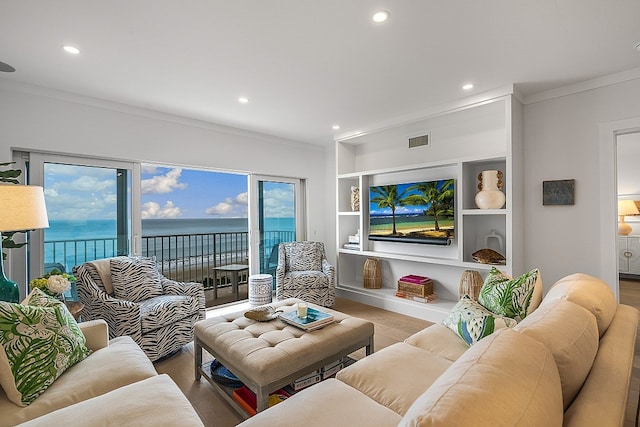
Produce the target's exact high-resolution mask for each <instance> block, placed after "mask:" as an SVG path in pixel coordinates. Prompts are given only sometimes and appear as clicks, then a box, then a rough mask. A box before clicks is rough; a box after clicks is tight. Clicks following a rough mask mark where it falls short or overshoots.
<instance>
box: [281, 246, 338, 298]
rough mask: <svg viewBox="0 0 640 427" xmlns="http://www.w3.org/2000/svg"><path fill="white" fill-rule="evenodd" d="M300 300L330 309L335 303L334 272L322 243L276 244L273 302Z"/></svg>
mask: <svg viewBox="0 0 640 427" xmlns="http://www.w3.org/2000/svg"><path fill="white" fill-rule="evenodd" d="M291 297H293V298H300V299H303V300H305V301H307V302H312V303H314V304H318V305H322V306H324V307H332V306H333V304H334V303H335V300H336V269H335V267H334V266H333V265H331V264H329V261H328V260H327V257H326V255H325V252H324V244H323V243H322V242H289V243H280V247H279V249H278V267H276V299H277V300H283V299H286V298H291Z"/></svg>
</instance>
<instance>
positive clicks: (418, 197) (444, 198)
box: [404, 179, 453, 231]
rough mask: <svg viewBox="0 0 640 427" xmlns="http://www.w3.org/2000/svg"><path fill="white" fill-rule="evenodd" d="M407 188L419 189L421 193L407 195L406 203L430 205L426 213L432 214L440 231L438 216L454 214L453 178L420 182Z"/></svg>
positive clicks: (435, 227)
mask: <svg viewBox="0 0 640 427" xmlns="http://www.w3.org/2000/svg"><path fill="white" fill-rule="evenodd" d="M407 190H408V191H410V190H417V191H419V192H420V194H412V195H410V196H407V198H406V199H405V200H404V203H405V204H406V205H410V206H429V207H428V208H427V210H426V211H424V215H431V216H432V217H433V222H434V229H435V231H440V225H439V224H438V217H443V216H451V215H453V179H447V180H440V181H429V182H420V183H418V184H414V185H412V186H411V187H409V188H408V189H407Z"/></svg>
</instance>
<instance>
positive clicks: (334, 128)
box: [332, 125, 340, 130]
mask: <svg viewBox="0 0 640 427" xmlns="http://www.w3.org/2000/svg"><path fill="white" fill-rule="evenodd" d="M332 127H333V130H338V129H340V125H333V126H332Z"/></svg>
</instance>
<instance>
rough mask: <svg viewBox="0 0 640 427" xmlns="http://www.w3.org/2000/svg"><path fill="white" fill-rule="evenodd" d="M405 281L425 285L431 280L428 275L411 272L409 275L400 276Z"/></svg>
mask: <svg viewBox="0 0 640 427" xmlns="http://www.w3.org/2000/svg"><path fill="white" fill-rule="evenodd" d="M400 280H402V281H403V282H407V283H415V284H416V285H424V284H425V283H428V282H430V281H431V279H429V278H428V277H425V276H417V275H415V274H409V275H407V276H403V277H401V278H400Z"/></svg>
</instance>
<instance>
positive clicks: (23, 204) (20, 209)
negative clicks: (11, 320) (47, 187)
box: [0, 184, 49, 302]
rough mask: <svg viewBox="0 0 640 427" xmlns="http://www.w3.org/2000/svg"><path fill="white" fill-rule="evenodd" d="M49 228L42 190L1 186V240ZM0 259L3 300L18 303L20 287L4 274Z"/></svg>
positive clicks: (0, 288) (0, 293)
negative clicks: (4, 235) (7, 234)
mask: <svg viewBox="0 0 640 427" xmlns="http://www.w3.org/2000/svg"><path fill="white" fill-rule="evenodd" d="M47 227H49V219H48V218H47V208H46V206H45V203H44V191H43V189H42V187H38V186H35V185H14V184H2V185H0V241H2V232H5V231H29V230H35V229H37V228H47ZM3 265H4V261H3V260H2V259H0V301H9V302H18V301H19V300H20V289H19V288H18V284H17V283H16V282H14V281H12V280H9V279H7V277H6V276H5V275H4V268H3Z"/></svg>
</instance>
